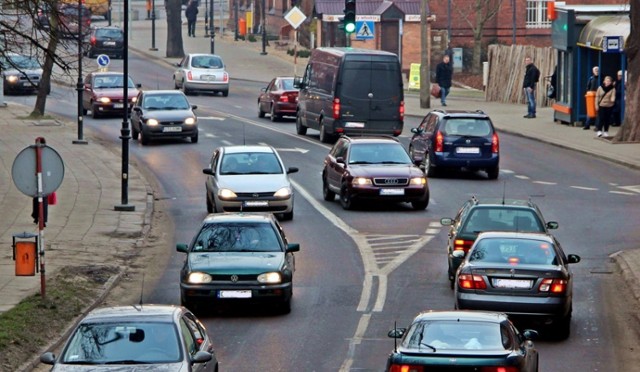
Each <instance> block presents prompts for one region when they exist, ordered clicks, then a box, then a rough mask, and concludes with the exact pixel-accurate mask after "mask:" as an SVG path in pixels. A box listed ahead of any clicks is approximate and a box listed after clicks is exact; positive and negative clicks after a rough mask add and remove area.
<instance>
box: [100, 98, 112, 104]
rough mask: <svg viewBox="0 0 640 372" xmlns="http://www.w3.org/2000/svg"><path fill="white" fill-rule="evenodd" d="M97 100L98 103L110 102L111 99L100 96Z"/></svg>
mask: <svg viewBox="0 0 640 372" xmlns="http://www.w3.org/2000/svg"><path fill="white" fill-rule="evenodd" d="M98 101H99V102H100V103H109V102H111V99H110V98H109V97H100V98H99V99H98Z"/></svg>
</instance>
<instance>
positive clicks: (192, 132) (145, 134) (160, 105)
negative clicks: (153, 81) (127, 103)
mask: <svg viewBox="0 0 640 372" xmlns="http://www.w3.org/2000/svg"><path fill="white" fill-rule="evenodd" d="M197 108H198V106H195V105H190V104H189V100H187V97H186V96H185V95H184V93H182V92H180V91H175V90H148V91H140V93H138V97H137V98H136V102H135V103H134V105H133V108H132V109H131V138H133V139H134V140H137V139H138V136H139V137H140V143H142V144H143V145H148V144H149V143H150V142H151V139H152V138H171V137H173V138H176V137H178V138H185V137H186V138H190V139H191V142H192V143H197V142H198V118H197V117H196V114H195V113H194V112H193V110H195V109H197Z"/></svg>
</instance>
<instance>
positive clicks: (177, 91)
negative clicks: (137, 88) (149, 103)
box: [144, 89, 184, 95]
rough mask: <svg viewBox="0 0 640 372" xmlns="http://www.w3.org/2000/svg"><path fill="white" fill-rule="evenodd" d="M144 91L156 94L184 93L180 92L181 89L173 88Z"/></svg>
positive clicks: (148, 93)
mask: <svg viewBox="0 0 640 372" xmlns="http://www.w3.org/2000/svg"><path fill="white" fill-rule="evenodd" d="M144 93H145V94H147V95H156V94H176V95H184V93H182V92H181V91H179V90H173V89H159V90H145V91H144Z"/></svg>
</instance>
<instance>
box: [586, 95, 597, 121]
mask: <svg viewBox="0 0 640 372" xmlns="http://www.w3.org/2000/svg"><path fill="white" fill-rule="evenodd" d="M584 98H585V101H586V107H587V117H588V118H592V119H593V118H595V117H596V92H593V91H588V92H587V94H585V95H584Z"/></svg>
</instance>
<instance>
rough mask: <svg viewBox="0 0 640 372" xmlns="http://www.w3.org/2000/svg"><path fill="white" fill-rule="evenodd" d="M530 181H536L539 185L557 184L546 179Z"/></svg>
mask: <svg viewBox="0 0 640 372" xmlns="http://www.w3.org/2000/svg"><path fill="white" fill-rule="evenodd" d="M532 183H538V184H540V185H557V184H558V183H557V182H547V181H532Z"/></svg>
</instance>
